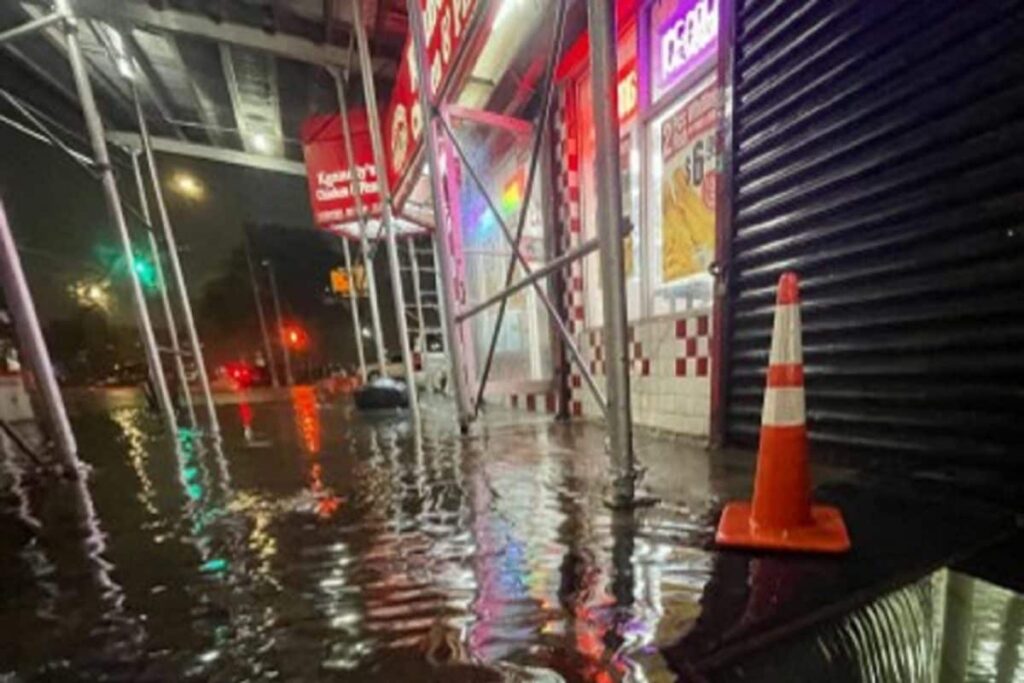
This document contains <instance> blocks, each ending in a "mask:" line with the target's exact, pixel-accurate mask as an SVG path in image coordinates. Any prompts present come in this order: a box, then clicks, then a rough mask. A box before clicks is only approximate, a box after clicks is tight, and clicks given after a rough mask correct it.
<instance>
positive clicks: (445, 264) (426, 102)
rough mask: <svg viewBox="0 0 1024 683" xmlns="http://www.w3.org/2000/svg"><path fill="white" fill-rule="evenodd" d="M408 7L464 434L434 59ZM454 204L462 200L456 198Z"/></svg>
mask: <svg viewBox="0 0 1024 683" xmlns="http://www.w3.org/2000/svg"><path fill="white" fill-rule="evenodd" d="M406 6H407V7H408V11H409V32H410V33H411V34H412V42H413V61H414V63H415V64H416V78H417V80H418V87H417V90H418V96H419V104H420V109H421V111H422V114H423V117H424V119H425V123H424V125H423V148H424V149H425V150H426V157H427V168H428V169H430V184H431V186H432V188H433V195H434V200H433V202H431V204H432V205H433V210H434V236H435V242H436V243H437V244H436V249H437V251H436V254H437V256H438V257H439V258H438V261H437V266H438V274H439V277H440V280H441V296H440V297H439V298H440V299H442V300H443V303H442V306H441V310H442V312H443V314H444V317H443V320H442V326H443V327H444V328H445V341H446V343H447V344H448V348H447V351H448V360H449V363H450V365H451V380H452V393H453V394H454V396H455V407H456V410H457V413H458V419H459V426H460V427H461V428H462V431H463V432H466V431H468V430H469V426H470V424H471V423H472V421H473V420H474V418H475V417H476V413H475V411H474V409H473V404H472V402H471V400H470V396H469V387H468V386H467V382H466V376H465V373H464V372H463V367H464V362H463V349H462V347H461V345H460V344H461V342H460V340H461V336H460V335H459V329H458V327H457V325H456V322H455V313H456V300H455V291H454V286H453V282H454V277H455V264H454V263H452V254H451V252H450V251H449V248H448V239H449V238H448V220H447V219H446V218H445V208H444V205H443V202H444V197H445V194H446V193H445V188H444V177H443V174H442V171H441V163H440V159H439V158H438V153H437V131H436V130H434V122H433V117H432V116H431V115H430V112H431V111H432V107H433V104H432V102H431V100H432V98H433V92H432V91H431V87H430V66H429V63H430V60H429V59H428V58H427V45H426V31H425V29H424V23H423V10H422V8H421V7H420V3H419V0H407V3H406ZM453 201H458V200H457V198H454V199H453Z"/></svg>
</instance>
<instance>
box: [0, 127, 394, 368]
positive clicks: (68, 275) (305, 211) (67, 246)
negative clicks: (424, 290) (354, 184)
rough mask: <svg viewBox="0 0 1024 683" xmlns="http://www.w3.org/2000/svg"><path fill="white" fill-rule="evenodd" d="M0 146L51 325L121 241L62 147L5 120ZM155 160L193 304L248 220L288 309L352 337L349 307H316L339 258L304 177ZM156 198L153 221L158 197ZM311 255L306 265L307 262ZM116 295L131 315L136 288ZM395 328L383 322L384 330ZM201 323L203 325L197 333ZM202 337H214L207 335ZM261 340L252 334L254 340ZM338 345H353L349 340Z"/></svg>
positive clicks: (38, 296)
mask: <svg viewBox="0 0 1024 683" xmlns="http://www.w3.org/2000/svg"><path fill="white" fill-rule="evenodd" d="M0 150H2V154H0V196H2V198H3V201H4V204H5V207H6V210H7V214H8V218H9V220H10V222H11V225H12V227H13V230H14V234H15V239H16V240H17V242H18V245H19V249H20V250H21V255H22V263H23V265H24V267H25V270H26V272H27V275H28V278H29V284H30V286H31V288H32V292H33V295H34V298H35V300H36V305H37V308H38V311H39V314H40V317H41V318H43V322H44V324H45V323H46V322H48V321H52V320H55V319H61V318H67V317H70V316H73V315H74V314H75V313H76V308H77V304H76V303H75V302H74V301H73V299H72V297H71V296H70V294H69V292H68V287H69V285H70V284H71V283H73V282H75V281H78V280H80V279H82V278H88V277H90V276H91V277H96V276H97V275H100V274H102V273H103V272H104V267H105V266H104V263H103V256H102V253H103V252H104V251H105V252H106V253H112V252H115V250H117V248H118V242H117V235H116V231H115V229H114V227H113V225H112V224H111V222H110V221H109V219H108V216H107V212H106V208H105V204H104V201H103V195H102V192H101V188H100V185H99V183H98V182H97V181H96V180H94V179H93V178H91V177H90V176H89V175H88V174H87V173H86V172H85V171H84V170H83V169H82V168H81V167H79V166H78V165H77V164H75V163H74V162H73V161H71V160H70V159H69V158H67V156H66V155H64V154H63V153H62V152H60V151H57V150H55V149H54V148H51V147H49V146H47V145H45V144H43V143H41V142H38V141H35V140H32V139H30V138H28V137H25V136H24V135H22V134H21V133H18V132H16V131H13V130H11V129H9V128H7V127H6V126H0ZM82 151H85V150H82ZM111 152H112V155H113V156H114V161H115V168H116V170H117V172H118V176H119V178H120V184H121V187H122V192H123V197H124V199H125V200H126V201H127V202H129V203H130V204H132V205H133V206H136V207H137V206H138V204H139V202H138V197H137V195H136V193H135V184H134V179H133V177H132V175H131V170H130V161H129V159H128V157H127V156H126V155H124V154H122V153H119V152H115V151H114V149H113V148H112V150H111ZM157 163H158V164H159V165H160V171H161V176H162V178H163V185H164V191H165V197H166V199H167V203H168V208H169V211H170V214H171V221H172V223H173V225H174V229H175V234H176V236H177V239H178V243H179V246H180V247H181V253H182V263H183V266H184V269H185V274H186V278H187V279H188V282H189V288H190V293H191V295H192V301H193V306H194V307H195V308H197V309H198V308H199V307H200V306H199V299H200V298H201V296H202V295H203V293H204V290H205V287H206V286H207V284H208V283H209V282H210V281H212V280H216V279H217V278H219V277H223V276H224V273H225V271H226V270H227V269H228V267H229V266H228V263H229V261H230V260H231V258H232V256H233V252H235V251H236V250H237V249H239V248H240V247H241V244H242V235H243V226H244V225H246V224H249V225H251V226H254V228H253V233H252V234H253V236H254V241H256V242H260V244H258V245H257V248H258V249H260V250H262V251H267V250H270V251H271V252H273V251H275V250H276V252H277V253H276V254H274V258H275V259H276V260H280V262H281V264H282V266H281V268H280V269H279V274H278V278H279V281H280V285H281V290H282V294H283V298H286V299H288V301H287V302H286V304H285V306H286V308H287V309H293V310H297V311H299V312H300V314H301V313H302V312H306V313H305V314H306V315H308V316H310V317H313V318H315V317H318V316H319V317H320V318H329V319H330V320H329V323H330V326H331V327H332V328H333V329H332V330H331V331H330V333H329V334H328V333H326V332H325V333H324V334H322V335H320V336H321V337H323V338H324V339H327V338H330V339H331V340H332V341H331V343H332V344H334V345H335V346H338V345H339V343H340V340H342V339H348V338H351V334H352V331H351V327H349V326H348V322H347V321H348V312H347V309H337V310H334V311H330V310H328V311H327V312H326V313H324V312H323V310H320V309H317V307H316V306H317V305H318V302H319V300H320V299H321V298H322V296H320V294H322V292H323V288H324V286H325V285H326V284H327V278H328V271H329V270H330V267H331V266H332V265H341V261H342V259H341V256H340V252H338V251H337V249H336V245H332V243H331V240H328V239H324V236H322V235H318V234H316V231H315V229H314V228H313V227H312V226H313V224H312V216H311V213H310V208H309V200H308V195H307V188H306V183H305V179H304V178H301V177H298V176H289V175H284V174H280V173H270V172H266V171H257V170H251V169H246V168H242V167H239V166H233V165H227V164H219V163H214V162H208V161H203V160H196V159H188V158H182V157H177V156H170V155H159V156H158V158H157ZM179 172H188V173H191V174H192V175H194V176H195V177H196V178H198V179H199V181H200V182H201V183H202V185H203V186H204V188H205V197H204V198H203V199H202V200H199V201H194V200H188V199H186V198H184V197H182V196H181V195H179V194H176V193H174V192H171V191H168V187H169V183H168V181H169V179H170V178H171V177H173V176H174V175H175V174H177V173H179ZM150 205H151V207H152V209H153V212H154V220H156V216H155V210H156V207H155V203H154V202H153V201H152V199H151V201H150ZM129 222H130V223H132V233H133V234H132V238H133V241H134V242H135V243H136V245H138V246H143V245H145V240H146V234H145V232H144V230H142V228H141V224H140V223H139V222H138V221H135V220H133V219H132V217H131V216H130V215H129ZM267 226H274V227H273V228H270V227H267ZM282 231H286V232H290V231H296V234H294V235H292V236H291V237H288V235H287V234H286V235H285V238H284V239H282V238H281V237H280V236H278V237H275V233H281V232H282ZM299 233H301V234H299ZM332 246H333V247H334V248H332ZM385 261H386V259H384V258H380V259H377V263H376V265H377V271H378V282H379V284H380V285H381V288H382V289H387V286H386V283H387V276H386V271H382V269H381V266H382V265H383V264H384V263H385ZM305 263H308V264H309V268H303V265H304V264H305ZM240 289H242V291H239V292H238V301H237V303H238V306H239V307H240V308H241V309H242V310H240V311H239V313H240V314H241V315H245V316H247V317H251V319H252V321H253V325H255V311H254V306H253V300H252V292H251V290H248V291H246V290H244V289H243V288H240ZM382 294H383V295H384V296H383V297H382V298H383V299H384V302H382V303H383V305H387V306H389V302H390V292H389V291H385V292H382ZM114 298H115V300H114V302H113V307H112V310H111V312H110V316H111V319H112V320H113V321H116V322H120V323H125V324H134V318H133V315H132V308H131V300H130V293H129V290H128V287H127V285H126V284H124V281H123V280H122V284H121V286H119V287H118V288H116V289H115V297H114ZM307 299H308V300H307ZM314 300H315V301H314ZM322 308H323V307H321V309H322ZM157 310H158V309H157V305H156V302H155V301H151V304H150V311H151V314H153V313H154V312H156V311H157ZM382 316H383V318H384V319H385V323H387V322H389V321H391V319H392V318H393V312H392V311H391V310H390V308H387V309H386V310H383V311H382ZM320 322H322V321H320ZM309 323H310V325H311V326H313V325H316V324H319V323H318V321H316V320H310V321H309ZM389 327H390V326H389ZM341 328H343V330H342V329H341ZM342 331H343V332H344V334H342ZM389 331H390V330H386V334H388V332H389ZM203 332H204V330H203V329H202V326H201V329H200V333H201V334H203ZM346 335H347V336H346ZM388 336H390V335H388ZM204 343H210V342H209V341H207V340H205V339H204ZM257 343H258V340H256V339H254V340H253V346H254V348H255V346H256V345H257ZM342 346H344V347H348V344H347V343H346V344H342ZM335 351H336V352H337V353H340V355H341V359H342V360H345V361H348V360H349V356H351V355H352V354H353V349H351V348H341V349H336V350H335ZM329 355H330V356H334V355H335V354H329ZM328 360H331V358H328Z"/></svg>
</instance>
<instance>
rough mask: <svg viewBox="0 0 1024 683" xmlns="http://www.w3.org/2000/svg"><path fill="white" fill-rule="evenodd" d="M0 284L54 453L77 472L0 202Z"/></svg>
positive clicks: (70, 438)
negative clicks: (40, 405) (42, 408)
mask: <svg viewBox="0 0 1024 683" xmlns="http://www.w3.org/2000/svg"><path fill="white" fill-rule="evenodd" d="M0 283H2V285H3V291H4V294H5V300H6V302H7V305H8V307H9V308H10V309H11V317H12V318H13V320H14V330H15V333H16V334H17V336H18V341H19V342H20V346H21V348H22V353H23V354H24V355H25V359H26V360H27V361H28V363H27V364H28V367H29V369H30V370H31V371H32V374H33V375H34V376H35V379H36V388H37V389H38V391H39V394H40V398H41V402H42V404H43V407H44V408H45V409H46V413H47V415H46V419H47V422H48V423H49V425H50V430H51V432H52V436H53V441H54V444H55V445H56V447H57V453H58V454H59V455H60V457H61V459H62V460H63V464H64V466H65V467H67V468H68V470H69V471H70V472H78V471H79V469H80V467H81V463H80V461H79V460H78V444H77V443H76V441H75V434H74V432H73V431H72V430H71V423H70V422H69V421H68V413H67V410H66V409H65V407H64V399H63V398H62V397H61V395H60V387H58V386H57V374H56V373H55V372H54V371H53V363H51V361H50V353H49V351H48V350H47V348H46V339H45V338H44V337H43V330H42V327H41V326H40V325H39V316H38V315H37V314H36V307H35V304H34V303H33V302H32V292H31V291H30V290H29V288H28V280H26V279H25V271H24V270H23V269H22V267H21V259H20V258H19V257H18V248H17V246H15V243H14V235H13V234H12V233H11V227H10V225H9V224H8V223H7V213H6V211H5V210H4V205H3V201H2V200H0Z"/></svg>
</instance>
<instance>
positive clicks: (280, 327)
mask: <svg viewBox="0 0 1024 683" xmlns="http://www.w3.org/2000/svg"><path fill="white" fill-rule="evenodd" d="M263 265H264V267H266V269H267V274H268V275H269V276H270V296H271V297H272V298H273V300H274V315H275V316H276V317H277V339H278V343H279V344H281V355H283V356H284V381H285V384H287V385H288V386H293V385H294V384H295V377H294V376H293V375H292V357H291V354H290V353H289V352H288V344H287V342H286V341H285V339H284V319H283V318H281V298H280V296H278V293H277V276H276V275H274V264H273V263H271V261H270V259H264V261H263Z"/></svg>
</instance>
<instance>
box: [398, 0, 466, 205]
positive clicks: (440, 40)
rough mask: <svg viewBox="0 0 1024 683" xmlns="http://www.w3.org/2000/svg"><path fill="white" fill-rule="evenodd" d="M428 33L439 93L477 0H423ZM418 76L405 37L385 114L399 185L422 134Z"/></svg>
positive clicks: (435, 88)
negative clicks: (400, 59)
mask: <svg viewBox="0 0 1024 683" xmlns="http://www.w3.org/2000/svg"><path fill="white" fill-rule="evenodd" d="M420 4H421V5H422V6H423V22H424V28H425V30H426V33H427V59H428V60H429V62H430V83H431V89H432V90H433V93H434V94H435V95H436V94H437V93H438V92H439V91H440V90H441V88H442V87H443V85H444V84H445V80H446V79H447V77H448V76H449V75H450V73H451V69H452V65H453V64H454V63H455V59H456V57H457V56H458V54H459V48H460V47H461V46H462V39H463V38H464V37H465V34H466V29H467V25H468V23H469V21H470V19H471V18H472V16H473V10H474V9H476V6H477V0H420ZM418 91H419V80H418V75H417V73H416V62H415V59H414V58H413V46H412V36H409V37H408V38H407V39H406V41H405V47H404V49H403V50H402V61H401V63H400V64H399V66H398V75H397V77H396V80H395V87H394V89H393V90H392V93H391V102H390V103H389V104H388V109H387V113H386V115H385V116H384V136H385V139H386V146H387V153H388V182H389V184H390V186H391V188H392V189H394V188H396V187H397V186H398V184H399V183H400V182H401V180H402V179H403V177H404V176H405V173H406V171H407V170H408V168H409V166H410V164H411V163H412V160H413V158H414V157H415V156H416V152H417V150H418V148H419V143H420V139H421V137H422V135H423V124H424V120H425V117H424V114H423V112H422V111H420V102H419V94H418Z"/></svg>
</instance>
